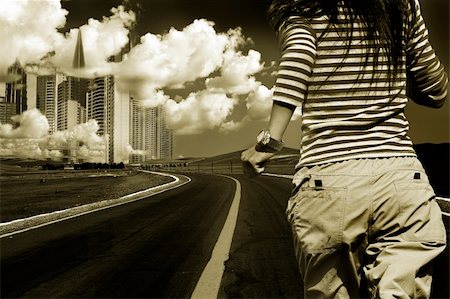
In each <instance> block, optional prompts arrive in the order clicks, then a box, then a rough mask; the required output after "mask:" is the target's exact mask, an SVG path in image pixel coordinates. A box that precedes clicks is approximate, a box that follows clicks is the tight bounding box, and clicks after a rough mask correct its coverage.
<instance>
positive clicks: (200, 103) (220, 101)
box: [165, 91, 237, 134]
mask: <svg viewBox="0 0 450 299" xmlns="http://www.w3.org/2000/svg"><path fill="white" fill-rule="evenodd" d="M236 104H237V99H235V98H232V97H228V96H227V95H226V94H223V93H211V92H208V91H201V92H198V93H191V94H190V95H189V96H188V97H187V98H186V99H184V100H182V101H181V102H179V103H177V102H175V101H174V100H169V101H167V103H166V104H165V111H166V113H167V115H166V117H167V125H168V126H169V128H172V129H174V130H175V132H176V133H178V134H198V133H201V132H203V131H205V130H207V129H213V128H220V127H221V125H222V124H224V123H225V122H226V119H227V118H228V117H229V116H230V115H231V113H232V111H233V108H234V107H235V105H236Z"/></svg>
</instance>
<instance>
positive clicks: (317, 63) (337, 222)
mask: <svg viewBox="0 0 450 299" xmlns="http://www.w3.org/2000/svg"><path fill="white" fill-rule="evenodd" d="M268 15H269V19H270V21H271V24H272V25H273V27H274V29H275V30H276V32H277V34H278V38H279V42H280V46H281V53H282V57H281V60H280V65H279V72H278V76H277V80H276V84H275V89H274V95H273V100H274V103H273V108H272V113H271V118H270V122H269V128H268V130H265V131H262V132H261V133H260V135H259V136H258V138H257V144H256V146H255V147H252V148H250V149H248V150H246V151H245V152H243V153H242V160H243V161H246V162H249V163H251V164H252V166H253V167H254V168H255V170H256V171H257V172H261V171H263V170H264V167H263V164H264V162H265V161H267V160H268V159H269V158H270V157H272V156H273V155H274V154H275V153H276V152H277V151H279V150H280V149H281V148H282V145H283V144H282V141H281V140H282V136H283V134H284V131H285V129H286V127H287V125H288V123H289V121H290V118H291V116H292V113H293V111H294V110H295V109H296V107H301V109H302V144H301V157H300V161H299V162H298V164H297V166H296V170H297V172H296V174H295V176H294V179H293V183H294V185H295V188H294V190H293V193H292V194H293V195H292V197H291V198H290V200H289V202H288V208H287V211H286V213H287V216H288V221H289V222H290V224H291V227H292V231H293V239H294V248H295V253H296V257H297V259H298V263H299V268H300V273H301V276H302V278H303V283H304V290H305V296H306V298H361V297H365V296H370V297H374V298H408V297H409V298H428V297H429V296H430V285H431V276H430V261H431V260H433V259H434V258H435V257H436V256H437V255H439V253H440V252H442V251H443V250H444V248H445V243H446V240H445V239H446V234H445V229H444V226H443V223H442V218H441V211H440V209H439V207H438V205H437V204H436V202H435V200H434V197H435V195H434V192H433V190H432V188H431V186H430V184H429V182H428V178H427V176H426V174H425V172H424V169H423V167H422V166H421V164H420V162H419V161H418V160H417V157H416V154H415V152H414V149H413V147H412V142H411V140H410V138H409V137H408V135H407V132H408V129H409V125H408V122H407V120H406V118H405V114H404V109H405V105H406V102H407V100H408V97H410V98H411V99H412V100H414V101H416V102H417V103H419V104H423V105H426V106H430V107H436V108H437V107H440V106H442V105H443V103H444V101H445V99H446V97H447V85H448V79H447V76H446V73H445V72H444V69H443V67H442V65H441V63H440V62H439V60H438V58H437V57H436V55H435V53H434V51H433V48H432V47H431V45H430V43H429V41H428V32H427V29H426V27H425V24H424V21H423V18H422V15H421V11H420V7H419V2H418V0H364V1H363V0H272V2H271V4H270V6H269V9H268ZM407 82H408V97H407Z"/></svg>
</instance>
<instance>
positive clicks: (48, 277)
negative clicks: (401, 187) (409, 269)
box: [0, 173, 448, 298]
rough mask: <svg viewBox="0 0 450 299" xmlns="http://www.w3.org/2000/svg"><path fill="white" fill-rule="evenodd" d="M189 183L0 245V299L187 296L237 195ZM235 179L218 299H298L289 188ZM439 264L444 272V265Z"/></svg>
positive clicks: (214, 182)
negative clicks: (235, 209) (234, 212)
mask: <svg viewBox="0 0 450 299" xmlns="http://www.w3.org/2000/svg"><path fill="white" fill-rule="evenodd" d="M189 176H190V177H191V178H192V182H191V183H189V184H187V185H184V186H182V187H180V188H177V189H174V190H171V191H168V192H164V193H162V194H159V195H156V196H153V197H150V198H148V199H144V200H140V201H137V202H134V203H130V204H126V205H123V206H119V207H115V208H112V209H107V210H103V211H99V212H95V213H92V214H88V215H84V216H81V217H77V218H73V219H70V220H67V221H63V222H59V223H57V224H53V225H50V226H46V227H41V228H38V229H34V230H30V231H28V232H25V233H21V234H17V235H14V236H12V237H8V238H2V239H0V245H1V251H0V254H1V260H0V267H1V269H0V275H1V292H0V297H1V298H17V297H33V298H50V297H51V298H105V297H108V298H189V297H190V296H191V294H192V292H193V290H194V288H195V286H196V284H197V282H198V280H199V278H200V275H201V274H202V271H203V269H204V268H205V266H206V264H207V263H208V261H209V259H210V258H211V254H212V251H213V248H214V245H215V242H216V241H217V239H218V236H219V234H220V233H221V230H222V227H223V226H224V223H225V220H226V218H227V215H228V211H229V209H230V206H231V203H232V200H233V197H234V194H235V182H234V181H233V180H231V179H229V178H226V177H222V176H217V175H208V174H193V173H192V174H189ZM233 176H234V177H235V178H237V179H238V180H239V181H240V183H241V187H242V197H241V201H240V207H239V214H238V217H237V223H236V228H235V231H234V234H233V241H232V244H231V249H230V252H229V259H228V260H227V262H226V263H225V272H224V273H223V277H222V282H221V285H220V289H219V297H220V298H243V297H246V298H301V297H302V288H301V282H300V276H299V274H298V270H297V266H296V261H295V258H294V254H293V249H292V241H291V233H290V228H289V226H288V224H287V222H286V220H285V216H284V210H285V206H286V201H287V199H288V198H289V195H290V190H291V183H290V180H288V179H282V178H275V177H257V178H254V179H249V178H247V177H245V176H243V175H233ZM447 220H448V219H447ZM447 254H448V251H447ZM438 262H439V264H438V263H436V267H437V268H439V269H441V270H440V271H441V274H442V271H445V269H444V270H443V268H442V264H446V265H448V257H441V260H440V261H438ZM441 274H440V278H438V279H437V280H436V281H437V283H438V287H439V291H442V290H443V289H442V288H443V287H446V286H447V284H448V283H447V281H446V280H445V275H444V276H442V275H441ZM446 277H447V278H448V275H447V276H446ZM442 278H443V279H442ZM435 285H436V282H435ZM438 294H445V292H444V293H442V292H441V293H439V292H438ZM447 294H448V293H447ZM213 297H214V296H211V298H213ZM435 298H438V297H436V296H435Z"/></svg>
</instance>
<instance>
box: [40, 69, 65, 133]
mask: <svg viewBox="0 0 450 299" xmlns="http://www.w3.org/2000/svg"><path fill="white" fill-rule="evenodd" d="M61 81H62V76H61V75H43V76H38V77H37V79H36V108H38V109H39V110H40V111H41V113H42V114H43V115H45V117H46V118H47V120H48V124H49V126H50V130H49V133H50V134H53V133H54V132H56V130H57V107H58V103H57V100H58V88H57V86H58V84H59V83H60V82H61Z"/></svg>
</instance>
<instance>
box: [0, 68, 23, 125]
mask: <svg viewBox="0 0 450 299" xmlns="http://www.w3.org/2000/svg"><path fill="white" fill-rule="evenodd" d="M8 73H9V74H11V75H13V76H15V81H13V82H8V83H6V90H5V95H4V96H5V103H11V104H14V106H15V109H14V111H13V110H11V109H10V106H12V105H8V106H9V109H8V110H5V111H4V114H6V118H7V119H10V118H11V116H14V115H16V114H21V113H22V112H24V111H25V110H27V74H26V73H25V70H24V69H23V68H22V67H21V65H20V63H19V62H16V63H14V64H13V65H12V66H10V67H9V69H8Z"/></svg>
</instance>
